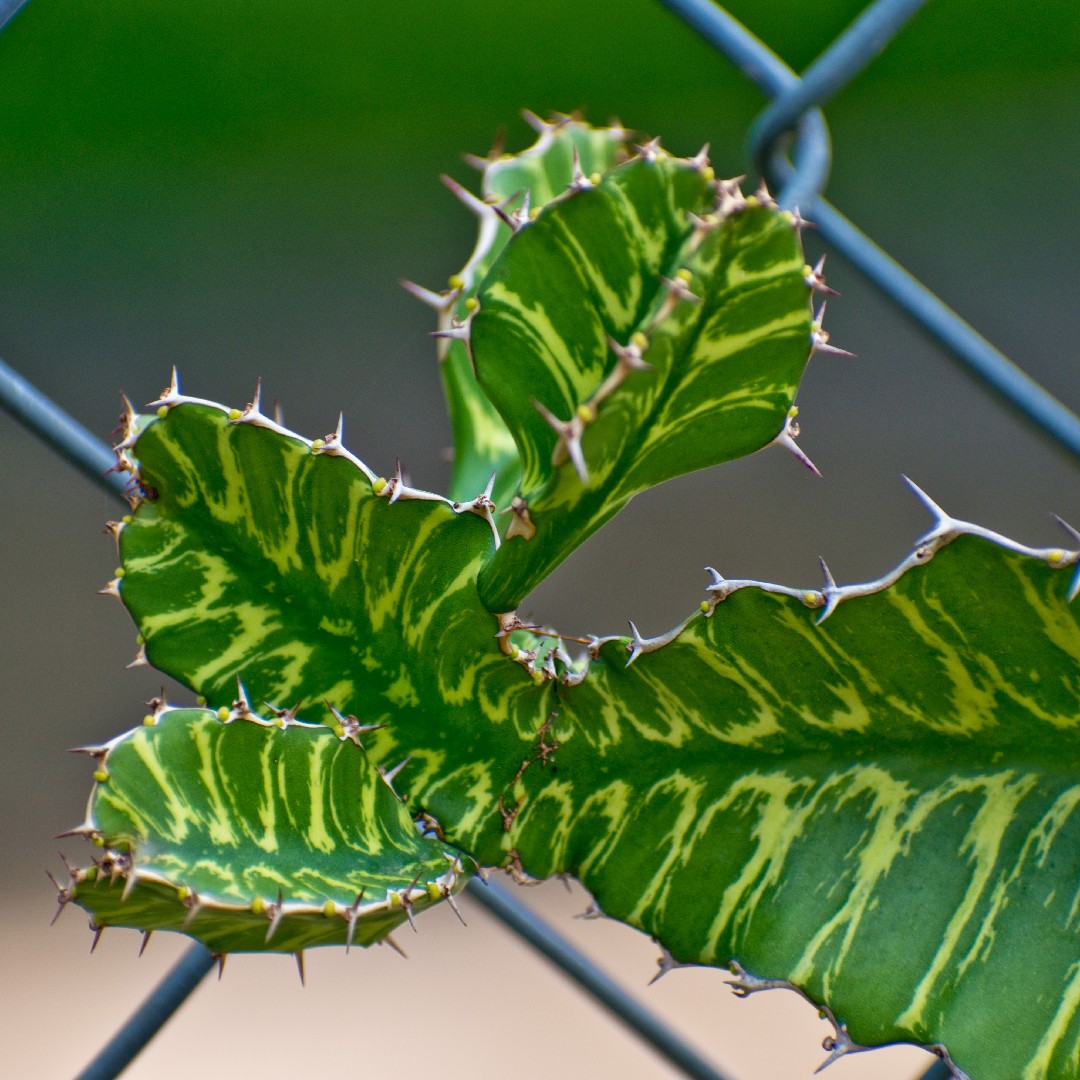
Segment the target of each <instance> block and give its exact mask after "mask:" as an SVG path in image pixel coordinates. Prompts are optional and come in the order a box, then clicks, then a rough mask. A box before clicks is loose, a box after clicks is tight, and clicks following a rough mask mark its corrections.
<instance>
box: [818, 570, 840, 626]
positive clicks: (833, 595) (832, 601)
mask: <svg viewBox="0 0 1080 1080" xmlns="http://www.w3.org/2000/svg"><path fill="white" fill-rule="evenodd" d="M818 562H819V563H821V572H822V574H824V575H825V588H824V589H822V590H821V595H822V596H824V597H825V606H824V607H823V608H822V609H821V614H820V615H819V616H818V617H817V624H818V626H820V625H821V624H822V623H823V622H824V621H825V620H826V619H827V618H828V617H829V616H830V615H831V614H832V613H833V612H834V611H835V610H836V606H837V605H838V604H839V603H840V599H841V596H842V593H841V592H840V589H839V588H837V585H836V579H835V578H834V577H833V576H832V571H831V570H830V569H829V567H828V564H827V563H826V562H825V560H824V559H823V558H822V557H821V556H820V555H819V556H818Z"/></svg>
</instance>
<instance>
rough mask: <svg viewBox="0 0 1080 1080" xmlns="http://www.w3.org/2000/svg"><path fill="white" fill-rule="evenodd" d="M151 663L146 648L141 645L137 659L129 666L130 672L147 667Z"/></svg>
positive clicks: (136, 655)
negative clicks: (132, 669) (133, 669)
mask: <svg viewBox="0 0 1080 1080" xmlns="http://www.w3.org/2000/svg"><path fill="white" fill-rule="evenodd" d="M149 663H150V661H149V660H147V659H146V646H145V645H140V646H139V651H138V652H137V653H136V654H135V659H134V660H132V661H131V663H130V664H128V665H127V668H128V670H130V669H131V668H137V667H147V666H148V665H149Z"/></svg>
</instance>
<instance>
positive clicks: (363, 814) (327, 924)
mask: <svg viewBox="0 0 1080 1080" xmlns="http://www.w3.org/2000/svg"><path fill="white" fill-rule="evenodd" d="M222 712H223V716H219V715H218V713H216V712H211V711H209V710H207V709H169V708H167V707H164V706H161V705H159V706H158V707H157V708H156V709H155V711H154V712H153V713H151V714H148V715H147V724H146V725H145V726H143V727H141V728H137V729H136V730H135V731H132V732H130V733H128V734H127V735H124V736H122V737H121V738H120V739H117V740H114V741H113V742H112V743H110V744H108V745H107V746H104V747H94V748H91V749H90V751H89V752H91V753H93V754H94V755H95V757H96V758H97V772H96V773H95V779H96V780H97V783H96V784H95V786H94V792H93V795H92V796H91V799H90V806H89V809H88V811H87V820H86V822H85V823H84V825H83V826H82V828H81V830H80V831H82V832H84V833H86V834H87V835H90V836H92V837H93V838H95V839H96V840H97V842H98V843H100V844H101V846H102V852H103V857H102V860H101V862H100V864H99V865H98V867H96V868H95V870H94V872H93V873H87V872H85V871H83V872H82V873H81V875H79V876H77V878H76V881H75V884H74V889H75V893H76V896H77V899H78V901H79V903H80V904H81V905H82V906H83V907H85V908H86V909H87V910H88V911H89V912H90V914H91V916H92V917H93V918H94V920H95V922H96V923H97V924H98V925H99V926H106V925H118V926H134V927H137V928H138V929H140V930H144V931H153V930H183V931H184V932H185V933H188V934H190V935H191V936H192V937H194V938H198V940H199V941H201V942H203V944H204V945H206V946H207V948H209V949H211V950H213V951H215V952H220V953H225V952H226V951H228V952H250V951H266V950H273V951H275V952H298V951H300V950H302V949H304V948H306V947H308V946H310V945H341V944H357V945H367V944H370V943H371V942H373V941H379V940H382V939H383V938H384V937H386V935H387V934H388V933H389V932H390V931H391V930H392V929H393V928H394V927H395V926H398V925H400V924H401V923H402V922H404V921H405V920H406V918H412V913H413V911H414V910H415V911H421V910H423V909H424V908H426V907H430V906H431V904H433V903H436V902H438V901H441V900H443V899H447V898H449V897H450V896H451V895H452V893H453V891H454V890H456V889H457V888H459V887H460V886H461V885H463V884H464V882H465V880H466V879H467V871H466V870H465V869H463V865H462V859H461V857H460V854H459V852H457V851H455V850H454V849H453V848H452V847H450V846H449V845H447V844H445V843H443V842H442V841H439V840H437V839H430V838H428V837H425V836H421V834H420V833H419V832H418V831H417V830H416V828H415V827H414V826H413V822H412V817H411V815H410V814H409V812H408V810H406V808H405V806H404V805H403V804H402V803H401V801H400V800H399V799H398V797H397V796H396V795H395V794H394V792H393V791H392V789H391V787H390V783H389V781H388V780H386V779H385V778H384V777H383V776H382V775H380V773H379V772H378V771H377V770H376V768H375V766H374V765H372V764H371V763H370V762H369V761H368V758H367V754H366V753H365V752H364V750H363V748H362V747H361V746H360V744H359V739H358V736H357V733H356V732H355V731H351V732H346V731H344V730H342V729H341V726H340V724H339V725H338V727H339V730H341V731H342V733H341V734H340V735H338V734H337V733H335V732H334V731H331V730H330V728H327V727H321V726H317V727H308V726H304V725H298V724H295V723H288V722H287V720H286V719H283V718H276V721H275V722H270V723H266V724H263V723H259V722H257V721H256V720H255V719H254V718H253V714H252V713H251V712H250V711H249V710H248V709H247V708H246V707H242V706H241V707H238V708H236V709H234V710H222ZM346 723H348V720H347V718H346ZM468 861H469V860H466V862H468ZM117 879H119V882H118V881H117ZM120 882H122V884H121V883H120Z"/></svg>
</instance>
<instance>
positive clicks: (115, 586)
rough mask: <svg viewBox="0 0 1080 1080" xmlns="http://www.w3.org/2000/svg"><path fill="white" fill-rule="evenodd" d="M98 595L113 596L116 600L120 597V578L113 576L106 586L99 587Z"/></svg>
mask: <svg viewBox="0 0 1080 1080" xmlns="http://www.w3.org/2000/svg"><path fill="white" fill-rule="evenodd" d="M98 596H111V597H113V598H114V599H116V600H119V599H120V579H119V578H113V579H112V581H110V582H109V583H108V584H107V585H106V586H105V588H103V589H98Z"/></svg>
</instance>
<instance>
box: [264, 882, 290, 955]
mask: <svg viewBox="0 0 1080 1080" xmlns="http://www.w3.org/2000/svg"><path fill="white" fill-rule="evenodd" d="M266 912H267V914H268V915H269V916H270V926H269V927H268V928H267V930H266V938H265V939H264V940H263V944H264V945H269V944H270V940H271V938H273V936H274V935H275V934H276V933H277V930H278V927H279V926H280V925H281V920H282V919H283V918H285V895H284V893H282V891H281V889H278V894H277V903H276V904H267V905H266Z"/></svg>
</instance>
